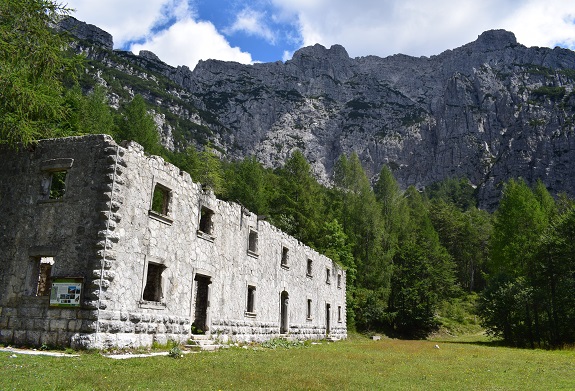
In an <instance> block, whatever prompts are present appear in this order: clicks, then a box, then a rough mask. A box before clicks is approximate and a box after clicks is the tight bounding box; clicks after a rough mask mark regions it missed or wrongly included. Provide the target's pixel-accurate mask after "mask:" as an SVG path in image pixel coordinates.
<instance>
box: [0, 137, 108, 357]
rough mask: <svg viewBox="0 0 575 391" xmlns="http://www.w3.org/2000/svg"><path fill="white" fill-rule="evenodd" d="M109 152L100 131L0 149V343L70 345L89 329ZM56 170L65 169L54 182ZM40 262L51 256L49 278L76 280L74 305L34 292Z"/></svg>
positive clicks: (105, 206)
mask: <svg viewBox="0 0 575 391" xmlns="http://www.w3.org/2000/svg"><path fill="white" fill-rule="evenodd" d="M116 152H117V146H116V145H115V143H114V142H113V140H112V139H111V138H110V137H109V136H103V135H99V136H86V137H72V138H67V139H58V140H44V141H41V142H39V143H38V145H37V146H35V147H30V148H20V149H19V150H18V151H14V150H11V149H8V148H7V147H6V146H2V147H1V148H0V216H1V218H0V342H4V343H15V344H30V345H40V344H46V345H53V346H56V345H57V346H69V345H70V344H71V343H72V340H73V339H74V338H75V336H78V335H81V334H84V333H92V332H94V326H95V321H96V319H97V311H96V308H97V304H96V303H97V299H98V297H97V294H95V293H94V287H95V283H96V282H97V281H96V279H95V276H94V274H93V271H94V270H99V269H100V268H101V249H100V248H99V247H98V241H99V234H100V233H101V232H102V231H103V230H105V228H106V221H107V219H106V215H105V214H106V213H107V211H108V209H109V201H110V200H109V196H108V195H107V194H108V193H107V192H108V191H109V186H110V183H111V182H112V176H111V173H112V172H113V167H114V166H115V165H116ZM55 173H65V174H64V175H62V176H61V177H62V178H64V179H63V180H62V182H63V183H61V184H60V185H58V186H60V188H58V187H57V186H56V184H55V183H51V181H52V182H56V179H55V178H57V177H60V174H55ZM54 188H56V190H57V191H54ZM52 193H55V194H52ZM41 260H47V261H48V262H53V264H52V265H51V267H50V268H49V272H50V276H48V277H50V278H53V277H57V276H60V277H71V276H73V277H80V278H83V283H84V285H83V286H84V289H85V292H83V293H82V296H81V297H82V303H81V306H80V307H77V308H55V307H50V306H49V297H48V296H38V295H37V294H38V292H37V287H38V279H39V275H38V273H39V272H40V271H39V262H42V261H41Z"/></svg>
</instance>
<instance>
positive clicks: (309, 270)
mask: <svg viewBox="0 0 575 391" xmlns="http://www.w3.org/2000/svg"><path fill="white" fill-rule="evenodd" d="M312 271H313V261H312V260H311V259H309V258H308V260H307V270H306V275H307V276H308V277H311V276H312Z"/></svg>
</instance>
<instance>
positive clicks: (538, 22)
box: [504, 0, 575, 49]
mask: <svg viewBox="0 0 575 391" xmlns="http://www.w3.org/2000/svg"><path fill="white" fill-rule="evenodd" d="M504 23H505V25H506V26H507V28H508V29H509V30H511V31H513V32H514V33H515V35H516V36H517V39H518V41H519V42H521V43H524V44H525V45H527V46H551V47H553V46H555V45H557V44H563V45H566V46H568V47H570V48H572V49H575V2H574V1H565V0H547V1H544V2H543V1H534V0H531V1H526V2H525V4H524V5H523V6H522V7H521V8H520V9H518V10H517V12H516V13H514V14H513V15H512V16H511V17H509V18H508V19H507V20H505V22H504Z"/></svg>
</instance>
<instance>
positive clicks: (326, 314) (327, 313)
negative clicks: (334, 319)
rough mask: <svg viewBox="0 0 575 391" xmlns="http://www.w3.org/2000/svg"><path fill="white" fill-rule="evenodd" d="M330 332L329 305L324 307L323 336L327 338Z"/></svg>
mask: <svg viewBox="0 0 575 391" xmlns="http://www.w3.org/2000/svg"><path fill="white" fill-rule="evenodd" d="M330 332H331V305H330V304H326V305H325V335H326V336H329V333H330Z"/></svg>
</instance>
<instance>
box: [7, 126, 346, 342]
mask: <svg viewBox="0 0 575 391" xmlns="http://www.w3.org/2000/svg"><path fill="white" fill-rule="evenodd" d="M0 216H1V218H0V238H1V239H0V240H1V243H0V244H1V245H0V342H3V343H16V344H31V345H40V344H47V345H59V346H72V347H81V348H92V347H95V348H106V347H112V346H117V347H136V346H147V345H151V344H152V342H153V341H157V342H159V343H165V342H167V341H168V340H170V339H171V340H176V341H186V340H187V339H188V338H189V337H190V334H191V332H192V329H194V331H199V330H201V332H206V333H208V334H210V335H211V336H212V338H217V339H219V340H221V341H223V342H226V341H263V340H266V339H270V338H273V337H277V336H280V335H289V336H290V337H294V338H298V339H309V338H314V339H319V338H325V337H326V336H327V335H329V336H333V337H336V338H345V337H346V333H347V329H346V307H345V291H346V279H345V271H344V270H342V269H341V267H339V266H338V265H337V264H335V263H334V262H333V261H331V260H330V259H329V258H327V257H325V256H323V255H321V254H319V253H317V252H316V251H314V250H312V249H311V248H309V247H307V246H305V245H303V244H302V243H300V242H299V241H297V240H296V239H294V238H293V237H290V236H289V235H287V234H285V233H283V232H281V231H280V230H278V229H277V228H275V227H274V226H272V225H271V224H269V223H267V222H266V221H263V220H261V219H258V216H256V215H254V214H253V213H251V212H250V211H248V210H247V209H245V208H243V207H242V206H241V205H238V204H235V203H231V202H224V201H221V200H218V199H216V198H215V196H214V195H213V193H212V192H211V191H209V190H206V189H203V188H202V187H201V186H200V185H198V184H196V183H194V182H192V180H191V178H190V176H189V175H188V174H187V173H185V172H182V171H180V170H179V169H178V168H177V167H175V166H173V165H172V164H169V163H167V162H165V161H164V160H163V159H162V158H160V157H158V156H147V155H145V154H144V151H143V148H142V147H141V146H140V145H138V144H136V143H133V142H129V143H127V144H126V145H125V146H119V145H117V144H116V143H115V142H114V141H113V140H112V139H111V138H110V137H109V136H105V135H97V136H84V137H72V138H66V139H54V140H44V141H41V142H39V143H38V145H37V146H36V147H35V148H33V149H29V150H28V149H21V150H19V151H13V150H8V149H6V148H4V147H2V148H1V149H0ZM58 278H76V279H77V281H81V282H82V292H81V294H80V296H79V299H78V300H79V301H78V304H79V305H77V306H68V307H66V306H64V307H62V306H53V305H51V304H50V298H49V296H48V294H49V293H50V290H49V289H46V287H44V285H45V283H44V282H43V279H44V280H46V279H48V280H49V281H57V280H58ZM48 284H49V282H48ZM72 293H74V292H72ZM72 297H74V296H73V295H72Z"/></svg>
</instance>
